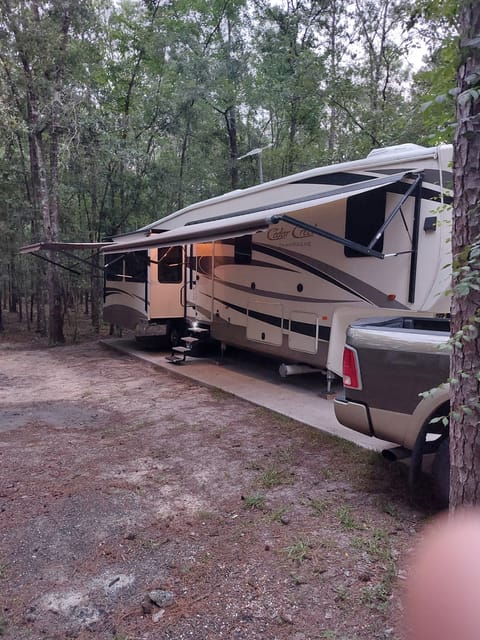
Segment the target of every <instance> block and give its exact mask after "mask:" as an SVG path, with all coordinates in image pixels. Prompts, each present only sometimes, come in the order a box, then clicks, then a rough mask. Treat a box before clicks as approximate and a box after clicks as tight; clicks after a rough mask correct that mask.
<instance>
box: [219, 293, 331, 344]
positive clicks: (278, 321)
mask: <svg viewBox="0 0 480 640" xmlns="http://www.w3.org/2000/svg"><path fill="white" fill-rule="evenodd" d="M215 302H219V303H220V304H223V305H225V306H226V307H228V308H230V309H233V310H234V311H237V312H238V313H241V314H242V315H244V316H248V317H249V318H254V319H255V320H259V321H260V322H264V323H265V324H269V325H271V326H273V327H280V328H282V329H283V330H284V331H288V330H290V331H294V332H295V333H300V334H301V335H304V336H310V337H312V336H315V335H317V325H316V324H311V323H307V322H290V321H289V320H288V319H282V318H280V317H278V316H273V315H271V314H268V313H261V312H260V311H254V310H253V309H246V308H245V307H240V306H238V305H236V304H231V303H229V302H226V301H225V300H220V299H219V298H215ZM318 338H319V339H320V340H327V341H328V339H329V338H330V327H324V326H318Z"/></svg>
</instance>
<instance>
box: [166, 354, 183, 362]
mask: <svg viewBox="0 0 480 640" xmlns="http://www.w3.org/2000/svg"><path fill="white" fill-rule="evenodd" d="M165 360H167V362H171V363H172V364H180V363H181V362H185V357H182V356H173V355H172V356H166V357H165Z"/></svg>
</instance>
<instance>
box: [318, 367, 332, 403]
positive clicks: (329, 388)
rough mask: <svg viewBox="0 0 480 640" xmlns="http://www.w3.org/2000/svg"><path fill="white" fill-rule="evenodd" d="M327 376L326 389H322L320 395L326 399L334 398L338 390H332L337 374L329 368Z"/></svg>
mask: <svg viewBox="0 0 480 640" xmlns="http://www.w3.org/2000/svg"><path fill="white" fill-rule="evenodd" d="M326 377H327V388H326V389H325V391H321V392H320V393H319V394H318V395H319V396H320V398H324V399H325V400H333V398H335V397H336V395H337V394H336V392H335V391H333V390H332V382H333V381H334V380H335V379H336V377H337V376H336V375H335V374H334V373H333V372H332V371H329V370H328V369H327V371H326Z"/></svg>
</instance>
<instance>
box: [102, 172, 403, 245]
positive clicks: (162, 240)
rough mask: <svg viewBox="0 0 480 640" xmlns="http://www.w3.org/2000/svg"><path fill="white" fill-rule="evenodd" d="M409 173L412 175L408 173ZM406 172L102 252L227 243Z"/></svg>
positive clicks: (376, 186)
mask: <svg viewBox="0 0 480 640" xmlns="http://www.w3.org/2000/svg"><path fill="white" fill-rule="evenodd" d="M408 173H410V172H408ZM406 174H407V172H403V173H396V174H393V175H390V176H383V177H381V178H373V179H372V180H366V181H365V182H362V183H360V184H359V183H356V184H354V185H353V184H352V185H347V186H342V187H340V188H338V189H334V190H329V191H326V192H325V191H324V192H323V193H320V194H316V195H310V196H307V197H305V198H301V199H296V200H289V201H286V202H282V203H277V204H276V205H274V206H272V207H270V208H263V209H261V210H255V211H253V212H252V211H250V212H239V213H234V214H228V215H227V216H225V217H223V218H222V217H220V218H215V219H214V220H208V221H207V222H198V223H195V224H192V223H191V224H188V225H185V226H183V227H179V228H177V229H172V230H170V231H165V232H163V233H160V234H155V235H150V236H148V237H143V238H141V239H138V240H126V241H125V242H112V243H109V244H108V245H105V246H104V247H103V249H102V252H103V253H106V254H109V253H119V252H122V253H123V252H129V251H138V250H141V249H148V248H154V247H168V246H173V245H182V244H190V243H197V242H212V241H214V240H225V239H227V238H235V237H238V236H242V235H247V234H251V233H256V232H258V231H262V230H264V229H266V228H267V227H269V226H270V225H271V224H276V223H278V222H280V221H281V220H282V219H283V217H285V220H286V221H287V219H288V221H289V222H291V214H293V213H302V212H305V211H308V210H309V209H318V208H319V207H323V206H325V205H327V204H330V203H331V202H336V201H339V200H345V199H347V198H349V197H352V196H355V195H359V194H361V193H366V192H367V191H373V190H374V189H380V188H382V187H385V186H388V185H390V184H394V183H395V182H399V181H400V180H402V178H404V177H405V175H406ZM369 253H371V255H377V256H378V257H383V255H381V254H378V253H377V252H375V251H373V250H371V251H370V252H369Z"/></svg>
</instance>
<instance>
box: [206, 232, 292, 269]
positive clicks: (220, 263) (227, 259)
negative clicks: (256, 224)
mask: <svg viewBox="0 0 480 640" xmlns="http://www.w3.org/2000/svg"><path fill="white" fill-rule="evenodd" d="M219 244H222V245H223V244H233V240H232V242H228V241H225V240H222V241H221V242H219ZM235 264H237V263H236V262H235V258H233V257H232V256H215V268H217V267H227V266H231V265H235ZM244 266H247V265H244ZM248 266H250V267H260V268H268V269H277V270H278V271H290V272H292V271H293V272H294V273H295V272H296V269H290V268H289V267H287V266H284V265H280V264H272V263H271V262H264V261H263V260H252V261H251V262H249V263H248Z"/></svg>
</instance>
